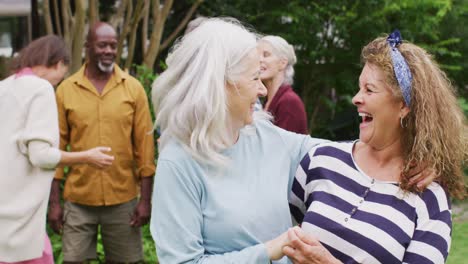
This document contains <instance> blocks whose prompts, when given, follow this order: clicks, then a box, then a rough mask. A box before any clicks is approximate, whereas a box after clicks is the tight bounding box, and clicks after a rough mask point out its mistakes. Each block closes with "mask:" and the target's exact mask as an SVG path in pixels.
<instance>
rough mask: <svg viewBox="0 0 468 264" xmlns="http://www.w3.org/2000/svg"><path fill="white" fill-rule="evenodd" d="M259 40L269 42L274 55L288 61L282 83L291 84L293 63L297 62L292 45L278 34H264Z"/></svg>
mask: <svg viewBox="0 0 468 264" xmlns="http://www.w3.org/2000/svg"><path fill="white" fill-rule="evenodd" d="M260 41H264V42H267V43H268V44H270V45H271V46H272V47H273V52H274V53H275V55H276V56H278V57H280V58H283V59H286V60H287V61H288V65H287V66H286V69H285V71H284V83H285V84H289V85H292V84H293V81H294V80H293V78H294V64H296V62H297V59H296V53H295V52H294V47H293V46H292V45H291V44H289V43H288V42H287V41H286V40H285V39H284V38H282V37H279V36H271V35H270V36H264V37H262V38H261V39H260Z"/></svg>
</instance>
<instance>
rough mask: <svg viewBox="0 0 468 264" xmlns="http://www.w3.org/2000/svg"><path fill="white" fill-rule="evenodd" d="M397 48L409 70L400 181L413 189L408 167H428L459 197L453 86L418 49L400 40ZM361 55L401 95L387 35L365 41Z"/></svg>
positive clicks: (461, 142)
mask: <svg viewBox="0 0 468 264" xmlns="http://www.w3.org/2000/svg"><path fill="white" fill-rule="evenodd" d="M398 50H399V51H400V52H401V54H402V55H403V57H404V58H405V60H406V62H407V63H408V66H409V68H410V70H411V74H412V75H413V81H412V84H411V105H410V112H409V114H408V115H407V116H406V117H405V118H404V122H403V127H404V129H403V135H402V147H403V157H404V166H403V171H402V173H401V178H400V187H401V188H402V189H403V190H406V191H410V192H416V191H418V190H417V187H416V186H415V185H410V184H409V179H410V178H411V177H412V172H413V171H414V170H415V169H416V168H423V167H426V168H432V169H433V170H434V171H435V172H436V174H437V181H438V182H439V183H440V184H441V185H442V186H443V187H444V188H445V190H446V191H448V192H449V193H450V195H451V196H453V197H456V198H458V199H463V198H464V197H465V196H466V188H465V185H464V180H463V171H462V167H463V165H464V164H466V160H467V157H468V151H467V150H468V146H467V145H468V143H467V142H468V140H467V139H468V136H467V135H468V133H467V131H468V130H467V125H466V120H465V116H464V114H463V111H462V110H461V108H460V107H459V105H458V103H457V98H456V95H455V89H454V87H453V86H452V85H451V83H450V81H449V79H448V78H447V76H446V74H445V73H444V72H443V71H442V70H441V69H440V68H439V66H438V64H437V63H436V62H435V61H434V59H433V58H432V56H431V55H430V54H429V53H428V52H426V51H425V50H424V49H422V48H420V47H418V46H416V45H414V44H412V43H408V42H403V43H402V44H401V45H399V46H398ZM361 59H362V62H363V63H370V64H373V65H375V66H377V67H379V68H380V69H381V70H382V71H383V72H384V75H385V81H386V83H387V84H388V85H389V87H390V88H391V89H392V92H393V94H394V95H395V96H396V97H398V98H400V99H401V100H402V101H403V96H402V93H401V89H400V87H399V86H398V81H397V79H396V77H395V74H394V71H393V65H392V59H391V55H390V47H389V45H388V44H387V38H386V37H379V38H377V39H375V40H373V41H372V42H370V43H369V44H367V45H366V46H365V47H364V48H363V50H362V53H361Z"/></svg>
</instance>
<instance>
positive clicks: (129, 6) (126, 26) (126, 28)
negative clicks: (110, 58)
mask: <svg viewBox="0 0 468 264" xmlns="http://www.w3.org/2000/svg"><path fill="white" fill-rule="evenodd" d="M127 1H128V0H127ZM132 12H133V3H132V1H128V4H127V13H126V15H125V20H124V23H123V26H122V31H121V32H120V35H119V39H118V42H117V58H116V60H115V62H116V63H117V64H119V63H120V58H121V57H122V51H123V46H124V42H125V39H126V38H127V35H128V31H129V30H130V22H131V19H132Z"/></svg>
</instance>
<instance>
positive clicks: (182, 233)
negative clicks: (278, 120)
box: [151, 121, 323, 264]
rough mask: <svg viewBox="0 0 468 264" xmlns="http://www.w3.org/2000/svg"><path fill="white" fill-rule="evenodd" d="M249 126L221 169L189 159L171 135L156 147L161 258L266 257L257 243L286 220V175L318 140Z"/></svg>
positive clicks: (155, 222) (155, 231) (155, 217)
mask: <svg viewBox="0 0 468 264" xmlns="http://www.w3.org/2000/svg"><path fill="white" fill-rule="evenodd" d="M254 127H255V130H254V131H253V133H252V131H247V129H244V130H242V131H241V134H240V136H239V140H238V142H237V143H236V144H235V145H234V146H232V147H231V148H229V149H227V150H226V151H225V154H226V155H227V156H229V157H230V158H231V164H230V165H229V166H228V167H227V168H225V169H223V170H214V169H210V168H208V167H206V166H204V165H202V164H200V163H199V162H197V161H195V160H194V159H193V158H192V157H191V156H190V154H189V153H188V152H187V151H186V150H185V149H184V148H183V147H182V146H181V145H180V144H179V143H177V142H175V141H174V142H171V143H169V144H168V145H167V146H166V147H165V148H164V149H163V151H162V152H161V153H160V156H159V160H158V167H157V170H156V177H155V184H154V193H153V212H152V218H151V233H152V235H153V238H154V240H155V242H156V251H157V255H158V258H159V261H160V262H161V263H217V264H219V263H238V264H242V263H270V260H269V258H268V255H267V251H266V248H265V246H264V244H263V242H266V241H268V240H271V239H273V238H275V237H277V236H278V235H280V234H281V233H283V232H284V231H286V230H287V229H288V228H289V227H291V225H292V223H291V217H290V213H289V207H288V200H287V197H288V193H289V190H290V189H291V188H290V187H291V184H292V179H293V178H294V175H295V172H296V169H297V167H298V165H299V162H300V160H301V159H302V157H303V156H304V155H305V154H306V153H307V152H308V151H309V150H310V149H311V148H312V147H313V146H315V145H316V144H318V143H321V142H323V140H320V139H313V138H310V137H309V136H304V135H299V134H295V133H291V132H288V131H285V130H283V129H281V128H278V127H276V126H274V125H272V124H271V123H270V122H267V121H259V122H257V123H256V124H255V125H254ZM276 263H288V260H287V259H286V258H283V259H281V260H280V261H278V262H276Z"/></svg>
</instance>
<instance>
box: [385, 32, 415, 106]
mask: <svg viewBox="0 0 468 264" xmlns="http://www.w3.org/2000/svg"><path fill="white" fill-rule="evenodd" d="M387 42H388V44H389V45H390V51H391V52H390V55H391V56H392V64H393V71H394V72H395V76H396V78H397V81H398V85H399V86H400V89H401V93H402V94H403V99H404V100H405V104H406V106H408V107H410V105H411V82H412V80H413V76H412V75H411V71H410V68H409V66H408V64H407V63H406V60H405V58H404V57H403V55H401V53H400V51H399V50H398V49H397V47H398V45H400V44H401V43H402V41H401V34H400V31H399V30H398V29H396V30H395V31H393V32H392V33H391V34H390V35H389V36H388V38H387Z"/></svg>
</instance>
